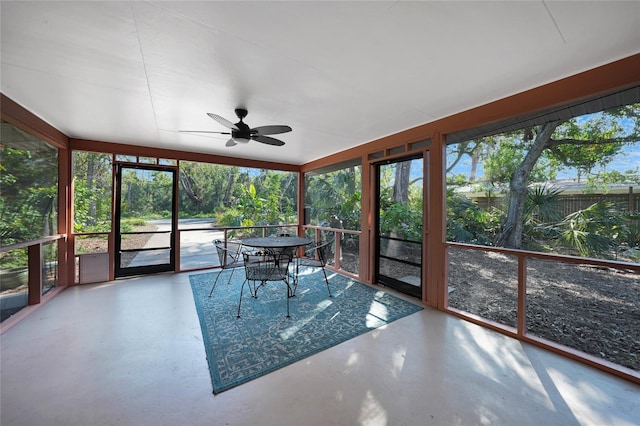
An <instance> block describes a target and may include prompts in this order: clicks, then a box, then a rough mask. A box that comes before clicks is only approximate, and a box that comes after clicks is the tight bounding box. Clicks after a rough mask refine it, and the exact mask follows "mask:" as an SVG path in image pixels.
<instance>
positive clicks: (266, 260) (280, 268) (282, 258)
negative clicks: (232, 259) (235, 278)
mask: <svg viewBox="0 0 640 426" xmlns="http://www.w3.org/2000/svg"><path fill="white" fill-rule="evenodd" d="M242 256H243V258H244V267H245V268H244V270H245V274H246V277H247V279H248V280H254V281H281V280H284V279H286V278H287V277H288V273H289V262H291V256H290V255H288V254H285V253H273V252H254V253H249V252H244V253H242Z"/></svg>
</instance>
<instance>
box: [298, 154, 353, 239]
mask: <svg viewBox="0 0 640 426" xmlns="http://www.w3.org/2000/svg"><path fill="white" fill-rule="evenodd" d="M361 176H362V166H361V165H360V164H355V163H351V164H348V165H346V166H344V167H342V168H339V169H332V170H329V171H322V170H320V171H314V172H308V173H305V209H304V211H305V217H304V223H305V224H306V225H317V226H323V227H327V228H335V229H350V230H360V219H361V218H360V211H361V207H360V198H361V193H360V191H361V182H360V180H361Z"/></svg>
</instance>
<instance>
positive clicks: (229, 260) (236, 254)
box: [209, 240, 244, 297]
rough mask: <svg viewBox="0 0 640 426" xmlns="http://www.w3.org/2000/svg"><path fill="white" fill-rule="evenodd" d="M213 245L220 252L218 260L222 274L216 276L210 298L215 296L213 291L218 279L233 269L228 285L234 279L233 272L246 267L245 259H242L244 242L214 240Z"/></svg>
mask: <svg viewBox="0 0 640 426" xmlns="http://www.w3.org/2000/svg"><path fill="white" fill-rule="evenodd" d="M213 245H214V246H215V247H216V251H217V252H218V259H219V260H220V272H218V275H217V276H216V279H215V281H214V282H213V285H212V286H211V291H210V292H209V297H211V295H212V294H213V290H214V289H215V288H216V284H217V283H218V279H219V278H220V276H221V275H222V272H224V271H225V270H227V269H231V274H229V279H228V280H227V285H228V284H229V283H230V282H231V278H232V277H233V272H234V271H235V269H236V268H242V267H243V266H244V262H243V259H242V258H241V254H242V242H240V241H233V240H227V241H222V240H214V241H213Z"/></svg>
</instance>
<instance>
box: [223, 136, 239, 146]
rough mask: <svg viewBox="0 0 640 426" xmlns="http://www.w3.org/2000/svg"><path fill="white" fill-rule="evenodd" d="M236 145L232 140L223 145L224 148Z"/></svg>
mask: <svg viewBox="0 0 640 426" xmlns="http://www.w3.org/2000/svg"><path fill="white" fill-rule="evenodd" d="M236 145H238V144H237V143H236V141H234V140H233V138H231V139H229V140H228V141H227V143H226V144H224V146H236Z"/></svg>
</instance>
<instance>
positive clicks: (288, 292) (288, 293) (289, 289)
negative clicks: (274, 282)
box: [284, 281, 293, 318]
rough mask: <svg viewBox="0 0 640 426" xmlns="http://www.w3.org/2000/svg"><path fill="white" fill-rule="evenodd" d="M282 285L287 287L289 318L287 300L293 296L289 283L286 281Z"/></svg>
mask: <svg viewBox="0 0 640 426" xmlns="http://www.w3.org/2000/svg"><path fill="white" fill-rule="evenodd" d="M284 283H285V285H286V286H287V318H291V315H289V299H290V298H291V297H293V295H292V294H291V287H289V283H288V282H286V281H285V282H284Z"/></svg>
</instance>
